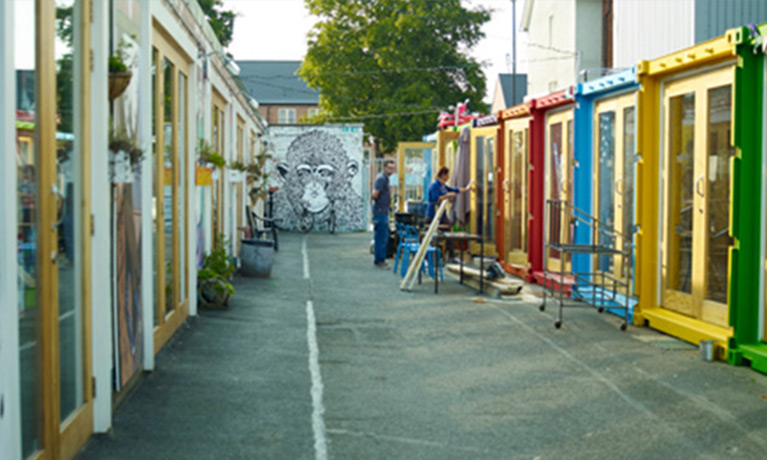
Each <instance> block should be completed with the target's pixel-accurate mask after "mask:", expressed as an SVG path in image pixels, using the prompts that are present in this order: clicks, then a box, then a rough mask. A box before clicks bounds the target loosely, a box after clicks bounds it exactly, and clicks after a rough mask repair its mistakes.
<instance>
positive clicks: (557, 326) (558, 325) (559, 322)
mask: <svg viewBox="0 0 767 460" xmlns="http://www.w3.org/2000/svg"><path fill="white" fill-rule="evenodd" d="M554 327H555V328H557V329H559V328H560V327H562V321H559V320H557V322H556V323H554Z"/></svg>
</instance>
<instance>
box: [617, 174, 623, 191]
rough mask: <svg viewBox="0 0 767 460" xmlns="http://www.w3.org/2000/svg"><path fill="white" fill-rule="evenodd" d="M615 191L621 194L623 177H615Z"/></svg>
mask: <svg viewBox="0 0 767 460" xmlns="http://www.w3.org/2000/svg"><path fill="white" fill-rule="evenodd" d="M615 193H617V194H618V195H623V178H622V177H619V178H617V179H615Z"/></svg>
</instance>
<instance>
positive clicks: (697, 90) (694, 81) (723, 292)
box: [661, 66, 735, 327]
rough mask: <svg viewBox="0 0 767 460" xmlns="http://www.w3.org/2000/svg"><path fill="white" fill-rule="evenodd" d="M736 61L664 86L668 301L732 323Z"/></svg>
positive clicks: (664, 257) (707, 318) (699, 316)
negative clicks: (729, 305)
mask: <svg viewBox="0 0 767 460" xmlns="http://www.w3.org/2000/svg"><path fill="white" fill-rule="evenodd" d="M732 80H733V68H732V67H731V66H728V67H725V68H722V69H719V70H717V71H713V72H707V73H706V74H704V75H700V76H696V77H693V78H688V79H685V80H680V81H676V82H673V83H670V84H668V85H666V88H665V89H664V94H663V104H664V120H665V122H664V127H663V128H664V130H663V141H664V151H665V155H664V164H663V167H664V177H666V178H667V180H665V181H664V190H663V200H664V201H663V204H664V205H665V206H663V209H664V211H665V212H664V215H663V244H662V251H663V254H662V261H663V264H662V266H661V277H662V281H663V284H662V285H663V290H662V306H663V307H664V308H667V309H669V310H673V311H676V312H678V313H682V314H684V315H687V316H690V317H692V318H696V319H700V320H703V321H706V322H708V323H711V324H714V325H716V326H721V327H728V321H727V292H728V274H729V273H728V272H729V263H728V262H729V260H728V252H729V247H730V245H731V244H732V239H731V237H730V228H729V225H730V162H731V159H732V157H733V156H734V155H735V149H734V148H733V147H732V144H731V122H732Z"/></svg>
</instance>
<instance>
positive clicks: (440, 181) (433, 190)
mask: <svg viewBox="0 0 767 460" xmlns="http://www.w3.org/2000/svg"><path fill="white" fill-rule="evenodd" d="M449 178H450V170H449V169H448V168H447V166H443V167H441V168H439V171H438V172H437V177H436V178H435V179H434V182H432V183H431V185H429V190H428V191H427V194H426V195H427V200H428V202H429V207H428V208H426V223H427V224H428V223H431V221H432V220H433V219H434V215H435V214H436V213H437V207H438V206H439V204H440V203H441V202H442V201H443V200H449V199H451V198H455V197H456V196H458V195H459V194H460V193H464V192H467V191H469V190H470V189H471V182H470V183H469V185H467V186H466V187H463V188H456V187H450V186H449V185H447V180H448V179H449ZM439 223H440V225H449V224H450V223H451V222H450V219H449V218H448V216H447V213H445V214H442V218H441V219H440V221H439Z"/></svg>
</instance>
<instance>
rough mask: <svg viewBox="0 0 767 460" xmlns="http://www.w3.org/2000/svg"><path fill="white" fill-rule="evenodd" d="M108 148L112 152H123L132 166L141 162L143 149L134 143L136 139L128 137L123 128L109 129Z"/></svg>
mask: <svg viewBox="0 0 767 460" xmlns="http://www.w3.org/2000/svg"><path fill="white" fill-rule="evenodd" d="M109 150H110V151H111V152H112V153H118V152H125V153H127V154H128V157H129V158H130V163H131V165H133V166H136V165H137V164H139V163H141V160H142V159H143V158H144V150H143V149H142V148H141V147H139V145H138V144H137V143H136V139H134V138H132V137H130V136H129V135H128V132H127V131H126V130H125V128H122V127H121V128H119V129H118V130H117V131H114V130H113V129H110V130H109Z"/></svg>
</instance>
